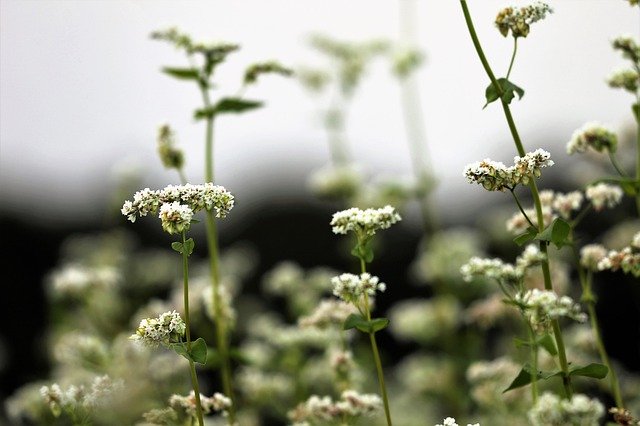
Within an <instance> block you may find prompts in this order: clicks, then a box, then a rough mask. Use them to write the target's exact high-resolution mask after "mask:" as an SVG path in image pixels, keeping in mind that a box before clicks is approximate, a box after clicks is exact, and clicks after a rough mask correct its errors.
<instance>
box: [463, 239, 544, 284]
mask: <svg viewBox="0 0 640 426" xmlns="http://www.w3.org/2000/svg"><path fill="white" fill-rule="evenodd" d="M544 260H545V256H544V254H543V253H541V252H540V249H539V248H538V247H536V246H535V245H533V244H530V245H528V246H527V247H526V248H525V250H524V251H523V252H522V254H520V256H518V257H517V258H516V264H515V266H514V265H512V264H510V263H506V262H504V261H502V260H501V259H498V258H495V259H482V258H479V257H472V258H471V259H470V260H469V262H467V263H466V264H464V265H462V267H461V268H460V273H461V274H462V278H463V279H464V280H465V281H467V282H470V281H473V278H474V277H477V276H479V277H483V278H488V279H494V280H497V281H499V282H500V283H504V284H517V283H519V282H520V281H521V280H522V279H523V278H524V275H525V273H526V271H527V269H528V268H531V267H532V266H536V265H539V264H540V262H543V261H544Z"/></svg>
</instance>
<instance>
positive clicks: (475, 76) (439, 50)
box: [0, 0, 640, 218]
mask: <svg viewBox="0 0 640 426" xmlns="http://www.w3.org/2000/svg"><path fill="white" fill-rule="evenodd" d="M398 1H407V0H396V1H380V0H378V1H371V0H349V1H344V0H339V1H338V0H322V1H320V0H314V1H309V0H245V1H231V0H226V1H222V0H219V1H202V2H200V1H197V2H196V1H158V0H135V1H121V0H104V1H98V0H83V1H80V0H77V1H53V0H50V1H45V0H42V1H36V0H31V1H22V0H0V199H2V205H3V207H6V208H9V209H12V210H15V211H28V210H33V208H34V206H39V207H38V208H39V209H40V210H42V209H43V208H42V206H47V209H51V210H50V211H49V213H53V214H54V216H55V214H58V215H76V214H77V215H80V214H81V211H82V209H83V207H84V206H86V205H87V204H91V203H94V202H95V199H96V197H95V193H96V192H97V193H98V194H99V196H104V195H105V193H106V192H107V191H108V188H109V187H110V185H111V182H112V181H111V177H110V176H111V175H112V170H113V168H114V165H116V164H118V163H121V162H122V161H123V160H126V161H130V162H132V163H137V164H140V165H142V166H143V167H144V168H145V170H147V173H148V178H147V181H146V183H147V184H148V185H150V186H155V187H158V186H163V185H165V184H167V183H171V182H175V181H176V178H175V176H174V175H173V174H171V173H169V172H165V171H164V170H163V169H162V167H161V166H160V164H159V161H158V160H157V158H156V153H155V148H156V145H155V134H156V129H157V127H158V125H159V124H161V123H164V122H169V123H171V125H172V126H173V127H174V128H175V129H176V130H177V135H178V140H179V142H180V143H181V145H182V146H183V147H184V148H185V149H186V151H187V158H188V163H189V164H188V166H189V167H188V169H187V174H188V175H189V176H190V180H191V181H193V182H197V181H201V180H202V167H203V166H202V151H203V142H202V140H203V134H204V129H203V124H202V123H195V122H194V121H193V120H192V118H191V117H192V111H193V109H194V108H195V107H198V106H199V104H200V98H199V94H198V92H197V90H196V89H195V87H192V86H191V85H190V84H188V83H183V82H178V81H175V80H173V79H170V78H168V77H166V76H165V75H163V74H161V73H160V72H159V69H160V68H161V67H162V66H167V65H169V66H171V65H172V66H183V65H185V62H184V57H183V55H182V54H181V53H179V52H176V51H175V50H174V49H172V48H171V47H170V46H168V45H166V44H165V43H159V42H155V41H151V40H150V39H149V37H148V35H149V33H150V32H151V31H153V30H156V29H163V28H166V27H169V26H178V27H179V28H181V29H183V30H185V31H187V32H189V33H191V34H193V36H194V38H196V39H204V40H226V41H232V42H237V43H239V44H241V45H242V46H243V48H242V50H241V51H240V53H238V54H235V55H233V56H231V57H230V60H229V62H228V64H224V65H223V66H221V68H220V71H219V76H220V80H219V82H220V87H221V93H227V94H229V93H232V92H234V91H235V90H236V89H237V85H238V82H239V78H240V75H241V72H242V70H243V69H244V67H245V66H246V65H248V64H250V63H252V62H256V61H259V60H264V59H272V58H276V59H278V60H280V61H281V62H282V63H284V64H287V65H292V66H298V65H304V64H309V63H318V62H319V59H320V58H319V56H318V55H317V54H316V53H315V52H313V51H312V50H311V49H309V48H308V47H307V45H306V42H305V40H306V37H307V36H308V35H309V34H310V33H312V32H323V33H327V34H329V35H331V36H333V37H336V38H344V39H350V40H364V39H368V38H372V37H384V38H390V39H396V38H397V36H398ZM507 3H509V2H507ZM549 3H550V4H551V5H552V7H553V8H554V9H555V13H554V14H553V15H551V16H550V17H549V18H548V19H546V20H545V21H543V22H540V23H536V24H535V25H534V26H533V28H532V32H531V35H530V36H529V37H528V38H527V39H524V40H523V41H522V42H521V43H520V49H519V56H518V58H517V61H516V65H515V69H514V71H513V73H512V78H511V80H513V81H514V82H516V83H517V84H519V85H520V86H522V87H524V88H525V90H526V94H525V97H524V99H523V100H522V101H521V102H514V104H512V105H513V110H514V115H515V118H516V121H517V122H518V124H519V127H520V130H521V134H522V137H523V140H524V142H525V145H526V146H527V147H528V148H530V150H533V149H535V148H537V147H539V146H540V147H544V148H545V149H548V150H550V151H551V152H552V155H553V158H554V160H555V161H556V164H558V167H562V164H563V163H566V162H568V161H569V160H568V158H567V157H566V155H565V154H564V144H565V143H566V141H567V140H568V139H569V138H570V136H571V133H572V132H573V130H574V129H576V128H577V127H580V126H581V125H582V124H583V123H584V122H586V121H592V120H598V121H600V122H603V123H605V124H609V125H610V126H612V127H613V128H615V129H618V128H620V127H621V126H623V125H625V124H626V123H628V122H629V121H630V119H631V115H630V113H629V106H630V103H631V97H630V96H627V95H625V94H623V93H622V92H619V91H613V90H611V89H609V88H608V87H607V86H606V84H605V83H604V79H605V78H606V76H607V75H609V73H610V72H611V71H612V70H613V69H615V68H617V67H619V66H622V65H624V61H623V60H622V59H621V58H620V56H619V55H618V54H617V53H615V52H613V51H612V49H611V48H610V40H611V39H613V38H614V37H615V36H617V35H620V34H622V33H631V34H634V35H635V36H636V37H637V36H638V33H639V32H640V21H639V14H638V9H637V8H633V9H632V8H631V7H629V5H628V4H626V3H625V2H624V1H622V0H592V1H588V0H573V1H572V0H556V1H550V2H549ZM417 4H418V9H417V10H418V13H417V14H416V19H417V21H418V24H419V33H418V42H419V45H420V47H421V48H422V49H423V50H424V51H425V53H426V55H427V62H426V64H425V66H424V67H423V68H422V69H421V70H420V72H419V81H420V86H421V96H422V103H423V109H424V112H425V118H424V119H425V122H426V126H427V135H428V139H429V144H430V146H429V151H430V153H431V156H432V158H433V162H434V167H435V173H436V175H437V176H439V178H440V181H441V184H440V189H439V192H438V194H439V197H440V200H441V201H442V203H443V205H445V206H446V205H447V203H448V202H449V201H451V200H452V199H454V198H458V197H469V196H477V195H478V193H479V191H478V190H477V188H472V187H470V186H469V185H467V184H466V183H465V182H464V180H463V178H462V176H461V173H462V169H463V168H464V166H465V165H466V164H467V163H470V162H472V161H476V160H479V159H481V158H485V157H487V156H489V155H491V156H493V157H495V159H497V160H502V161H505V162H509V161H511V158H512V157H513V155H514V154H515V153H514V150H513V148H512V145H511V143H510V140H509V138H508V130H507V128H506V125H505V123H504V118H503V116H502V111H501V109H500V108H499V107H498V106H497V104H494V105H492V106H490V107H488V108H487V109H486V110H482V109H481V108H482V105H483V94H484V88H485V87H486V85H487V84H488V81H487V78H486V77H485V75H484V72H483V71H482V68H481V66H480V62H479V61H478V59H477V57H476V54H475V52H474V51H473V46H472V44H471V41H470V38H469V35H468V33H467V30H466V27H465V25H464V20H463V17H462V12H461V10H460V6H459V3H458V2H457V1H454V0H431V1H427V0H421V1H418V3H417ZM515 4H525V2H517V1H516V2H515ZM469 6H470V8H471V13H472V15H473V18H474V21H475V24H476V28H477V30H478V33H479V37H480V39H481V41H482V42H483V45H484V46H485V51H486V52H487V55H488V57H489V60H490V61H491V63H492V65H493V67H494V70H496V73H497V74H503V73H504V70H505V69H506V67H507V65H508V61H509V55H510V49H511V40H510V38H509V39H504V38H503V37H502V36H501V35H500V34H499V33H498V31H497V30H496V29H495V28H494V27H493V19H494V17H495V14H496V12H497V11H498V10H499V9H500V8H501V7H503V6H505V2H504V1H493V0H470V1H469ZM379 65H380V66H379V67H375V68H374V69H373V70H372V72H371V73H370V75H369V76H368V77H367V79H366V81H365V83H364V84H363V85H362V86H361V88H360V90H359V92H358V93H359V96H358V98H357V101H356V102H355V104H354V105H353V109H352V110H351V118H352V119H351V121H350V123H349V124H350V127H349V136H350V139H351V143H352V150H353V151H354V152H357V153H358V157H359V159H360V160H361V162H362V163H364V164H365V165H366V166H367V167H369V168H370V170H374V171H376V173H378V172H379V173H383V174H384V173H386V174H400V175H408V174H410V166H409V165H410V162H409V157H408V150H407V148H406V142H405V137H404V135H405V133H404V127H403V122H402V115H401V114H402V113H401V109H400V103H399V99H400V98H399V88H398V86H397V85H396V84H395V82H394V80H392V79H391V78H390V76H389V73H388V71H387V69H386V66H384V67H383V66H382V64H381V63H380V64H379ZM247 97H250V98H255V99H263V100H265V101H266V102H267V104H268V106H267V107H266V108H263V109H261V110H258V111H256V112H252V113H250V114H245V115H242V116H238V117H231V116H229V117H224V119H221V120H219V125H218V128H217V131H216V139H217V141H216V142H217V145H216V155H217V158H216V169H217V171H216V173H217V181H218V183H220V184H223V185H225V186H226V187H227V188H230V189H231V190H232V191H233V192H234V193H236V194H237V198H238V200H239V202H243V200H244V202H245V203H246V204H251V203H253V202H256V200H258V199H259V198H260V196H261V194H262V196H265V195H264V194H268V193H269V191H270V190H271V189H272V186H273V185H274V184H275V183H274V182H278V184H279V185H282V186H283V189H284V190H289V191H295V190H299V191H304V190H305V176H307V174H308V173H309V172H310V170H312V169H314V168H316V167H318V166H320V165H322V164H323V163H325V162H326V161H327V160H328V152H327V147H326V141H325V135H324V132H323V130H322V128H321V127H320V124H319V122H318V118H317V116H316V112H317V110H318V106H319V105H318V103H317V102H316V101H315V100H314V98H311V97H309V95H308V93H307V92H305V91H304V90H303V89H301V87H300V86H299V84H297V83H296V82H294V81H288V80H285V79H282V78H278V77H268V78H265V79H264V80H262V81H261V82H260V83H259V85H258V86H257V87H255V88H251V89H250V90H249V92H248V93H247ZM498 144H506V145H502V146H506V148H503V149H501V148H499V145H498ZM536 144H537V145H536ZM287 173H288V174H287ZM277 177H281V178H280V179H277ZM98 200H100V199H99V198H98ZM54 202H57V203H54ZM467 207H468V206H467ZM69 212H71V213H69ZM67 218H68V217H67Z"/></svg>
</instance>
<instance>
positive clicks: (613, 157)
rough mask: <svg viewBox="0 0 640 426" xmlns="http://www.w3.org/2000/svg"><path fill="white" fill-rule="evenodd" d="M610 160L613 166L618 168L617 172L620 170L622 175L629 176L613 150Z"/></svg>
mask: <svg viewBox="0 0 640 426" xmlns="http://www.w3.org/2000/svg"><path fill="white" fill-rule="evenodd" d="M609 160H611V164H612V165H613V168H614V169H616V172H618V174H619V175H620V176H622V177H627V174H626V173H625V171H624V169H623V168H622V167H620V164H619V163H618V159H617V158H616V155H615V154H614V153H613V152H611V151H609Z"/></svg>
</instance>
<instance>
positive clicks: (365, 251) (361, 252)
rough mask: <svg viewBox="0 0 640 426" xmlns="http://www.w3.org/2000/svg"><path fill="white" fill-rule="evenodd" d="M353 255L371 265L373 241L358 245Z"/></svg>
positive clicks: (352, 251) (352, 252)
mask: <svg viewBox="0 0 640 426" xmlns="http://www.w3.org/2000/svg"><path fill="white" fill-rule="evenodd" d="M351 254H352V255H353V256H355V257H357V258H358V259H362V260H364V261H365V262H366V263H371V262H372V261H373V248H371V240H367V241H364V242H362V243H358V245H356V246H355V247H354V248H353V250H351Z"/></svg>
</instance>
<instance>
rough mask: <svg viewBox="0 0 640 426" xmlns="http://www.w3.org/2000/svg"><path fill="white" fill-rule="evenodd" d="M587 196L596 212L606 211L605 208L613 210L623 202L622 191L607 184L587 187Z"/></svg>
mask: <svg viewBox="0 0 640 426" xmlns="http://www.w3.org/2000/svg"><path fill="white" fill-rule="evenodd" d="M585 194H586V196H587V199H588V200H589V201H591V204H593V208H594V209H595V210H596V211H600V210H602V209H604V208H605V206H606V207H607V208H610V209H612V208H614V207H615V206H617V205H618V204H620V201H621V200H622V190H621V189H620V188H619V187H617V186H614V185H608V184H606V183H599V184H596V185H592V186H589V187H587V190H586V192H585Z"/></svg>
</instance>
